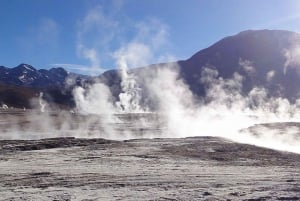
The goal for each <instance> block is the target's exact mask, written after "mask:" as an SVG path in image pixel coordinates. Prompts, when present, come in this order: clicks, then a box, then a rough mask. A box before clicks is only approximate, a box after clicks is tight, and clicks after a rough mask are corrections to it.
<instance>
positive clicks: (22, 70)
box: [0, 30, 300, 107]
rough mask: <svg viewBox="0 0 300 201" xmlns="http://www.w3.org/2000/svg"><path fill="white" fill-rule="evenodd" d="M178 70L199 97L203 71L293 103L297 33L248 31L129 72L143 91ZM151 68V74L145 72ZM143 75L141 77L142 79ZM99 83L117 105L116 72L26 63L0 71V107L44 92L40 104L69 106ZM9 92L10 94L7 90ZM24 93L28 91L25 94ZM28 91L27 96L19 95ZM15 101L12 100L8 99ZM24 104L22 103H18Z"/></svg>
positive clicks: (299, 45) (298, 67) (299, 60)
mask: <svg viewBox="0 0 300 201" xmlns="http://www.w3.org/2000/svg"><path fill="white" fill-rule="evenodd" d="M173 64H175V65H176V66H178V70H179V76H180V77H181V78H183V80H184V81H185V82H186V84H187V85H188V86H189V88H190V89H191V91H192V92H193V93H194V94H195V95H196V96H198V97H202V96H205V93H206V91H205V88H206V86H205V84H204V83H202V82H201V81H200V80H201V77H202V72H203V69H204V68H207V67H209V68H211V69H214V70H217V71H218V77H219V78H220V77H222V78H224V79H227V78H232V77H233V75H234V74H235V73H238V74H239V75H241V76H242V77H243V79H242V90H241V92H242V93H243V94H248V93H249V92H250V91H251V90H252V89H253V88H254V87H264V88H265V89H266V90H267V91H268V92H269V95H270V96H275V97H278V96H280V97H284V98H287V99H289V100H290V101H295V100H296V99H297V98H299V96H300V87H299V86H300V79H299V78H300V34H298V33H295V32H290V31H284V30H248V31H243V32H241V33H238V34H237V35H234V36H229V37H226V38H224V39H222V40H220V41H218V42H217V43H215V44H213V45H212V46H210V47H208V48H206V49H203V50H201V51H199V52H197V53H195V54H194V55H193V56H192V57H190V58H189V59H187V60H182V61H178V62H174V63H162V64H154V65H150V66H146V67H140V68H136V69H131V70H130V72H131V73H135V74H137V75H142V76H141V77H142V78H138V79H139V80H138V81H139V84H140V85H141V86H142V87H143V84H144V80H143V78H144V77H145V76H153V75H151V73H150V74H149V72H151V70H154V71H155V70H156V69H159V68H172V66H173V67H174V65H173ZM149 69H151V70H149ZM143 76H144V77H143ZM95 80H98V81H100V82H103V83H105V84H107V85H108V86H109V87H110V90H111V92H112V94H113V96H114V97H115V100H118V94H119V93H120V92H121V91H122V90H121V87H120V85H121V79H120V76H119V72H118V70H109V71H106V72H104V73H103V74H101V75H99V76H98V77H89V76H82V75H77V74H72V73H68V72H67V71H65V70H64V69H63V68H52V69H50V70H43V69H42V70H36V69H35V68H34V67H32V66H30V65H28V64H21V65H19V66H17V67H15V68H11V69H10V68H7V67H4V66H0V103H1V102H2V103H6V104H10V105H12V106H16V107H21V106H22V104H23V106H25V105H26V106H29V105H30V101H27V103H26V104H25V103H24V102H25V101H24V100H28V99H29V98H32V97H33V94H34V97H37V96H38V94H39V92H43V94H44V99H46V100H47V101H49V102H53V103H55V104H58V105H62V106H68V107H73V106H74V101H73V97H72V89H73V88H74V87H75V86H77V85H88V84H91V83H94V82H96V81H95ZM8 89H9V90H8ZM23 89H26V90H23ZM21 92H22V93H24V92H26V95H24V94H22V93H21ZM16 99H17V100H19V101H17V103H16V101H12V100H16ZM22 102H23V103H22Z"/></svg>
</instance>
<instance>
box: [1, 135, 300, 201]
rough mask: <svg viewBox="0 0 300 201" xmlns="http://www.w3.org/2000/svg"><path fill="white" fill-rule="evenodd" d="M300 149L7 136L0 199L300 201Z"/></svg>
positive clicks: (199, 140) (203, 140)
mask: <svg viewBox="0 0 300 201" xmlns="http://www.w3.org/2000/svg"><path fill="white" fill-rule="evenodd" d="M299 167H300V155H297V154H292V153H287V152H279V151H274V150H270V149H265V148H259V147H255V146H251V145H245V144H237V143H234V142H231V141H228V140H225V139H222V138H213V137H195V138H182V139H138V140H127V141H111V140H104V139H80V138H72V137H68V138H52V139H42V140H1V141H0V178H1V180H0V192H1V193H0V194H1V197H0V200H300V171H299Z"/></svg>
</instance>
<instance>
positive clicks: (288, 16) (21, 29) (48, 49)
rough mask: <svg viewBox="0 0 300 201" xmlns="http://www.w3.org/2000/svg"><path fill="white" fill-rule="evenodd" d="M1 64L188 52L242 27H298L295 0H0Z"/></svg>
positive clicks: (102, 63)
mask: <svg viewBox="0 0 300 201" xmlns="http://www.w3.org/2000/svg"><path fill="white" fill-rule="evenodd" d="M0 24H1V26H2V28H1V32H0V34H1V35H0V36H1V37H0V44H1V54H0V65H4V66H7V67H14V66H17V65H18V64H20V63H28V64H31V65H33V66H34V67H36V68H51V67H54V66H63V67H65V68H67V69H69V70H70V71H74V72H80V73H84V74H93V73H100V72H101V71H104V70H106V69H110V68H116V67H117V66H118V65H122V62H123V63H124V62H125V63H126V64H125V65H128V66H130V67H137V66H143V65H147V64H150V63H157V62H167V61H173V60H180V59H187V58H189V57H190V56H192V55H193V54H194V53H196V52H197V51H199V50H201V49H203V48H206V47H208V46H210V45H211V44H213V43H215V42H217V41H218V40H220V39H222V38H223V37H226V36H229V35H234V34H237V33H238V32H241V31H243V30H247V29H285V30H290V31H295V32H300V1H298V0H285V1H282V0H187V1H183V0H26V1H25V0H2V1H0Z"/></svg>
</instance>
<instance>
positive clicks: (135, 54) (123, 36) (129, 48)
mask: <svg viewBox="0 0 300 201" xmlns="http://www.w3.org/2000/svg"><path fill="white" fill-rule="evenodd" d="M112 2H115V3H112V5H111V6H112V7H113V9H110V12H109V13H108V12H106V10H105V9H104V7H102V6H100V5H98V6H95V7H93V8H92V9H90V10H88V11H87V13H86V15H85V16H84V17H83V18H82V19H81V20H79V21H78V30H77V41H76V47H77V55H78V56H79V57H80V58H83V59H86V60H88V61H89V63H90V68H93V69H100V70H99V71H101V70H102V71H103V70H105V68H104V67H103V64H107V63H108V64H110V65H116V66H110V67H120V65H125V63H126V66H127V67H138V66H143V65H148V64H150V63H156V62H164V61H170V60H176V57H175V56H173V55H172V54H171V53H170V51H169V50H170V49H171V48H170V47H171V43H170V42H169V27H168V26H167V25H166V24H164V23H163V22H162V21H161V20H159V19H158V18H154V17H149V16H148V17H146V18H144V19H139V20H138V21H137V20H134V19H130V18H129V17H127V16H126V15H125V14H124V13H122V12H121V11H122V6H123V3H118V1H112ZM120 13H122V15H121V14H120ZM121 16H122V17H121ZM121 63H122V64H121Z"/></svg>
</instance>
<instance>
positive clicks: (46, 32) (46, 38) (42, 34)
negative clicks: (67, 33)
mask: <svg viewBox="0 0 300 201" xmlns="http://www.w3.org/2000/svg"><path fill="white" fill-rule="evenodd" d="M32 32H34V33H35V34H36V36H37V37H36V38H37V42H38V43H40V44H41V45H51V44H53V43H54V42H57V40H58V37H59V32H60V29H59V26H58V24H57V23H56V22H55V21H54V20H53V19H50V18H44V19H41V20H40V21H39V23H38V25H37V26H35V27H33V28H32Z"/></svg>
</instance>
